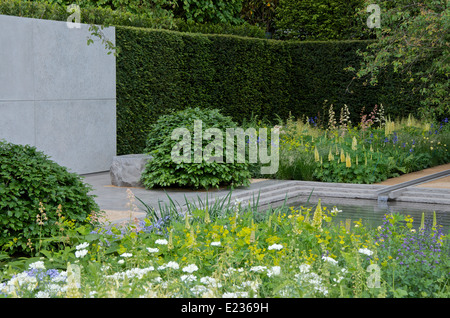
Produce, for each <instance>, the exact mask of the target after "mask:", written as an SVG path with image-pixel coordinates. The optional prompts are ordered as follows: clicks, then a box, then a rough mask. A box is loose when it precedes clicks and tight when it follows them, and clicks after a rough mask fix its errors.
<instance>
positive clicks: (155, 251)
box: [147, 247, 159, 253]
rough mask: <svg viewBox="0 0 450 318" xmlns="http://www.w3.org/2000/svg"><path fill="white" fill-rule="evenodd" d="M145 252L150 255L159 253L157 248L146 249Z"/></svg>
mask: <svg viewBox="0 0 450 318" xmlns="http://www.w3.org/2000/svg"><path fill="white" fill-rule="evenodd" d="M147 251H149V252H150V253H158V252H159V248H151V247H147Z"/></svg>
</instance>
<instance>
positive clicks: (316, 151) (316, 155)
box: [314, 147, 320, 162]
mask: <svg viewBox="0 0 450 318" xmlns="http://www.w3.org/2000/svg"><path fill="white" fill-rule="evenodd" d="M314 159H315V160H316V162H317V161H319V160H320V156H319V151H318V150H317V147H314Z"/></svg>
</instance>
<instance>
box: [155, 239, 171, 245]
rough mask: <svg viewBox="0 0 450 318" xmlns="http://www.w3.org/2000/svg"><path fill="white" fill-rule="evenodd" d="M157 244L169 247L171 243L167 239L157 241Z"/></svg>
mask: <svg viewBox="0 0 450 318" xmlns="http://www.w3.org/2000/svg"><path fill="white" fill-rule="evenodd" d="M155 243H156V244H160V245H167V244H168V243H169V242H167V240H165V239H159V240H156V241H155Z"/></svg>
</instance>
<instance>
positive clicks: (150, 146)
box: [141, 108, 250, 188]
mask: <svg viewBox="0 0 450 318" xmlns="http://www.w3.org/2000/svg"><path fill="white" fill-rule="evenodd" d="M194 120H201V121H202V129H203V134H204V130H205V129H208V128H213V127H214V128H218V129H220V130H221V131H222V132H223V137H224V138H223V139H224V143H223V150H224V152H223V154H225V132H226V128H234V127H236V124H235V123H234V122H233V121H232V120H231V118H230V117H226V116H223V115H222V114H220V113H219V111H218V110H200V109H199V108H195V109H192V108H189V109H186V110H183V111H179V112H176V113H173V114H169V115H163V116H161V117H160V118H159V119H158V121H157V122H156V124H155V125H153V126H152V129H151V131H150V133H149V135H148V139H147V148H146V149H145V151H146V152H148V153H149V154H151V155H152V156H153V160H151V161H149V162H148V163H147V166H146V169H145V171H144V172H143V173H142V176H141V180H142V182H143V184H144V185H145V186H146V187H147V188H153V187H157V186H160V187H165V186H181V187H194V188H201V187H202V188H208V187H219V186H220V185H225V184H226V185H233V186H235V185H237V186H239V185H248V184H249V178H250V173H249V172H248V169H247V167H248V164H247V163H238V162H237V160H235V161H234V163H226V159H225V156H224V158H223V163H219V162H214V161H213V162H207V161H206V160H205V158H204V157H202V161H201V163H194V162H193V160H192V161H191V163H186V162H180V163H177V162H175V161H174V160H173V159H172V156H171V152H172V149H173V148H174V147H175V146H176V144H177V143H178V142H179V141H178V140H172V139H171V136H172V132H173V130H174V129H176V128H186V129H188V130H189V132H190V133H191V139H192V141H193V140H194V135H193V132H194ZM209 143H210V141H205V140H203V145H202V147H203V148H202V149H205V148H204V147H205V146H206V145H207V144H209ZM193 154H194V147H192V146H191V159H192V158H193V157H192V155H193ZM218 155H220V154H218ZM236 155H237V152H236V151H235V156H236ZM235 159H236V158H235Z"/></svg>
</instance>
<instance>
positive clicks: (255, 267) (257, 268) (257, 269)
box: [250, 266, 267, 272]
mask: <svg viewBox="0 0 450 318" xmlns="http://www.w3.org/2000/svg"><path fill="white" fill-rule="evenodd" d="M266 268H267V267H266V266H253V267H251V268H250V271H252V272H262V271H264V270H266Z"/></svg>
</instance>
